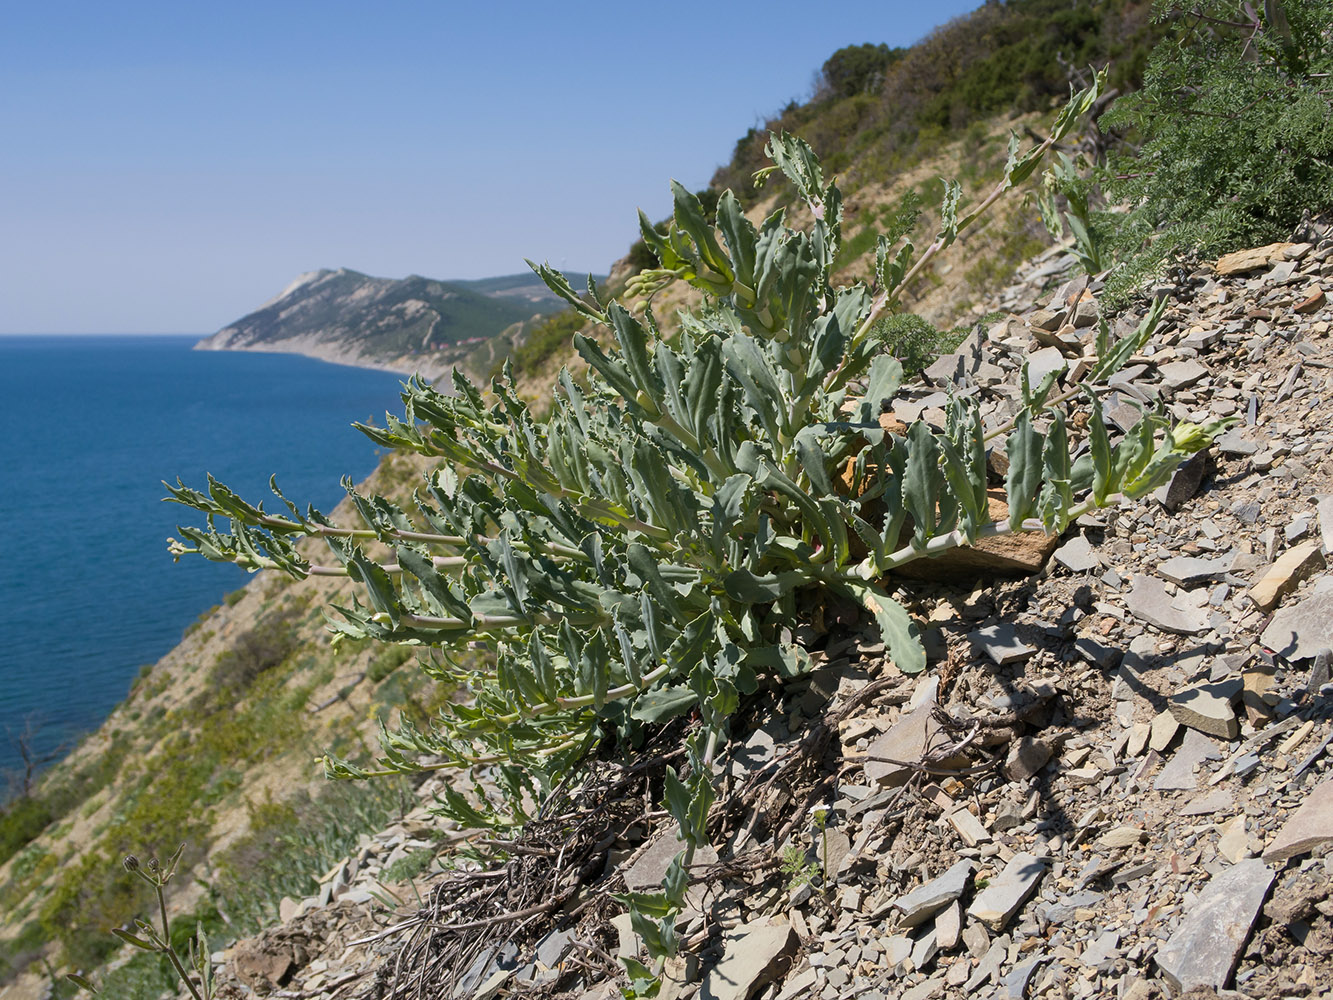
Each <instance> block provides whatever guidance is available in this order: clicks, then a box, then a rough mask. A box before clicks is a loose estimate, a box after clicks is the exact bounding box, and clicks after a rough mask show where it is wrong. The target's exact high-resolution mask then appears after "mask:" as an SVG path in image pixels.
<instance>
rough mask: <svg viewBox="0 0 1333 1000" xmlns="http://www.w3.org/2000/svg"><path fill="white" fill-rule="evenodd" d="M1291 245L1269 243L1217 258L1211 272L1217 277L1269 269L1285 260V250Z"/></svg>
mask: <svg viewBox="0 0 1333 1000" xmlns="http://www.w3.org/2000/svg"><path fill="white" fill-rule="evenodd" d="M1293 245H1294V244H1291V243H1269V244H1268V245H1267V246H1262V247H1253V248H1251V249H1249V250H1237V251H1235V252H1234V253H1228V254H1223V255H1222V256H1221V257H1219V258H1217V263H1216V264H1214V265H1213V270H1214V271H1216V272H1217V273H1218V274H1219V275H1229V274H1245V273H1246V272H1248V271H1257V270H1259V269H1260V268H1264V267H1271V266H1272V265H1273V264H1275V263H1276V262H1277V261H1280V260H1283V259H1285V256H1284V255H1285V253H1286V250H1287V249H1288V248H1289V247H1291V246H1293Z"/></svg>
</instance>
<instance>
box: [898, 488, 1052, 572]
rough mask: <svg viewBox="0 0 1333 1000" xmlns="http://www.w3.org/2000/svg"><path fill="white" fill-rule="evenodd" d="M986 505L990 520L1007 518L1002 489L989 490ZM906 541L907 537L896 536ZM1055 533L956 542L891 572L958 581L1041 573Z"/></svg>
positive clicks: (1017, 533)
mask: <svg viewBox="0 0 1333 1000" xmlns="http://www.w3.org/2000/svg"><path fill="white" fill-rule="evenodd" d="M986 496H987V498H988V501H987V503H988V507H989V509H990V519H991V520H992V521H1006V520H1008V518H1009V505H1008V504H1007V503H1006V502H1005V494H1004V491H1003V490H988V491H987V493H986ZM899 542H900V544H903V545H905V544H907V536H904V537H902V538H900V539H899ZM1059 544H1060V537H1059V536H1058V535H1048V534H1046V533H1045V532H1044V531H1011V532H1008V533H1007V534H1003V535H993V536H991V537H990V538H979V539H977V543H976V544H975V545H959V546H956V547H955V548H951V549H946V550H945V551H944V553H943V554H942V555H940V556H937V557H935V558H932V559H914V560H913V561H912V562H909V563H905V564H904V565H902V566H900V567H898V568H897V569H895V570H894V571H893V574H892V575H894V576H900V577H905V578H907V579H911V580H938V581H942V582H960V581H970V580H976V579H978V578H989V577H996V576H1003V577H1016V576H1030V575H1031V574H1033V573H1039V572H1041V569H1042V567H1044V566H1045V565H1046V560H1047V559H1049V558H1050V556H1051V553H1052V552H1053V551H1054V550H1055V547H1056V546H1057V545H1059Z"/></svg>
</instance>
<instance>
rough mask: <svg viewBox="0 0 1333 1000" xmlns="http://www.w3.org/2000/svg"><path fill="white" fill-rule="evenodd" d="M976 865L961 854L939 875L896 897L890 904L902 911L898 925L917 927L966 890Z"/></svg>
mask: <svg viewBox="0 0 1333 1000" xmlns="http://www.w3.org/2000/svg"><path fill="white" fill-rule="evenodd" d="M975 867H976V866H975V865H974V864H973V863H972V862H971V861H969V860H967V859H966V858H964V859H963V860H962V861H959V862H957V863H955V864H954V865H953V866H951V867H950V868H949V869H948V870H947V871H945V872H944V873H943V874H942V875H940V876H939V877H938V878H934V879H931V880H930V881H929V882H927V883H925V884H924V885H920V886H917V887H916V888H915V889H913V890H912V891H911V892H909V893H906V894H904V895H902V896H899V897H898V898H897V899H895V900H894V901H893V906H894V908H895V909H897V910H898V911H899V912H900V913H901V914H902V917H901V918H900V919H899V921H898V926H899V927H916V926H917V925H918V924H921V923H924V922H925V921H927V920H929V919H930V918H931V917H933V916H934V915H935V914H936V913H938V912H939V911H940V910H942V909H944V908H945V907H946V906H948V905H949V904H950V903H952V902H953V901H954V900H955V899H957V898H958V897H959V896H961V895H962V894H963V893H964V892H965V891H966V890H967V882H968V879H970V878H971V877H972V872H973V870H974V869H975Z"/></svg>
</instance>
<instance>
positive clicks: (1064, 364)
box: [1027, 347, 1069, 386]
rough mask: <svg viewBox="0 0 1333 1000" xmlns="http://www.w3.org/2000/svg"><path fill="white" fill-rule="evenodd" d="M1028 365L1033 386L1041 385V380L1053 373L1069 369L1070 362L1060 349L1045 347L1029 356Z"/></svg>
mask: <svg viewBox="0 0 1333 1000" xmlns="http://www.w3.org/2000/svg"><path fill="white" fill-rule="evenodd" d="M1027 363H1028V377H1029V378H1030V379H1031V380H1032V385H1033V386H1037V385H1040V384H1041V380H1042V379H1044V378H1045V377H1046V376H1047V375H1049V374H1050V373H1051V372H1064V371H1065V370H1066V369H1067V368H1068V367H1069V362H1068V361H1067V360H1066V359H1065V356H1064V355H1063V354H1061V353H1060V349H1059V348H1058V347H1043V348H1042V349H1041V350H1040V351H1033V352H1032V353H1031V354H1029V355H1028V357H1027ZM1057 377H1058V376H1057Z"/></svg>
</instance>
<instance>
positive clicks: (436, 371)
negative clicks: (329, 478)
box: [190, 334, 457, 383]
mask: <svg viewBox="0 0 1333 1000" xmlns="http://www.w3.org/2000/svg"><path fill="white" fill-rule="evenodd" d="M215 336H216V334H214V335H213V336H210V337H204V338H202V339H200V340H198V341H196V342H195V343H194V344H193V345H192V346H191V348H190V349H191V350H193V351H215V352H223V351H227V352H233V353H241V352H244V353H248V354H292V355H297V356H299V357H304V358H311V359H313V360H315V361H323V362H325V363H326V364H331V365H339V366H341V367H344V368H361V369H365V370H369V371H382V372H389V373H392V374H394V375H401V376H402V377H403V378H405V379H406V378H409V377H411V376H412V375H421V376H422V377H423V378H425V379H426V380H427V381H429V382H432V383H434V382H437V381H439V380H440V379H441V378H447V377H448V375H449V374H450V373H451V372H452V371H453V370H454V368H455V367H457V366H456V365H455V364H453V363H452V362H448V361H445V360H444V359H442V358H441V359H428V358H425V357H421V358H420V360H421V361H422V362H423V363H422V364H418V365H414V364H412V363H410V361H409V358H407V357H399V358H391V359H385V358H376V357H372V356H370V355H366V354H363V353H361V352H359V351H344V350H339V349H337V348H335V347H333V346H332V345H330V344H329V343H328V342H327V341H320V340H318V339H317V338H303V337H293V338H289V339H287V340H280V341H272V342H268V343H262V344H246V345H231V344H226V345H222V346H215V345H214V344H210V343H209V341H211V340H213V337H215Z"/></svg>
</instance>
